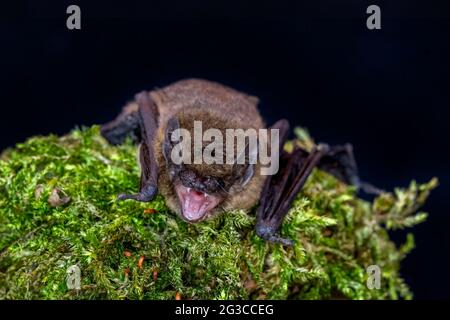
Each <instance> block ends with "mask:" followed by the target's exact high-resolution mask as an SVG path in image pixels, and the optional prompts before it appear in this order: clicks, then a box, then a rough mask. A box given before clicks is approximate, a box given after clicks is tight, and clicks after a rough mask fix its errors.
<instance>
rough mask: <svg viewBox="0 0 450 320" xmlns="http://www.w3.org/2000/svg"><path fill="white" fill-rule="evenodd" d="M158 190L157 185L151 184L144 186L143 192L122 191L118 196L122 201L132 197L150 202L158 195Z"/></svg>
mask: <svg viewBox="0 0 450 320" xmlns="http://www.w3.org/2000/svg"><path fill="white" fill-rule="evenodd" d="M157 192H158V189H157V187H155V186H149V187H147V188H143V189H142V190H141V192H139V193H136V194H126V193H121V194H119V195H118V196H117V200H119V201H122V200H128V199H131V200H136V201H139V202H150V201H152V200H153V198H154V197H155V196H156V194H157Z"/></svg>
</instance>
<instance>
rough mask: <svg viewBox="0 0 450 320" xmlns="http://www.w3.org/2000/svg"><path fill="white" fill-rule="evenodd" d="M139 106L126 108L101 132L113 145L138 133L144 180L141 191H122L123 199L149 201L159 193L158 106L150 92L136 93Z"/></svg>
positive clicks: (120, 198)
mask: <svg viewBox="0 0 450 320" xmlns="http://www.w3.org/2000/svg"><path fill="white" fill-rule="evenodd" d="M135 98H136V101H137V105H138V108H136V109H131V108H125V109H124V110H123V112H122V113H121V114H120V115H119V116H118V117H117V118H116V119H115V120H113V121H111V122H109V123H107V124H105V125H104V126H102V128H101V134H102V135H103V137H105V138H106V140H108V141H109V142H110V143H112V144H120V143H122V142H124V141H125V138H126V137H127V136H130V135H131V136H132V137H133V136H134V137H136V140H138V141H139V142H140V143H141V146H140V149H139V160H140V164H141V183H140V190H139V193H137V194H120V195H119V196H118V199H119V200H125V199H133V200H136V201H142V202H148V201H150V200H152V199H153V198H154V196H155V195H156V193H157V190H158V189H157V182H158V166H157V163H156V159H155V150H154V147H153V146H154V143H153V139H154V138H155V137H156V131H157V129H158V125H157V123H158V122H157V119H158V109H157V107H156V104H155V103H154V101H153V100H152V99H151V98H150V96H149V94H148V92H145V91H144V92H141V93H139V94H137V95H136V97H135Z"/></svg>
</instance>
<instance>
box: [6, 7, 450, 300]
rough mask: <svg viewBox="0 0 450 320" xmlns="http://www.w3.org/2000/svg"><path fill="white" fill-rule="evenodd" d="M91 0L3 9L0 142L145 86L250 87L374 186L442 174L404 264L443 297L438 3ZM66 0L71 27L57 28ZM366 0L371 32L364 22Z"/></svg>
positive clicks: (420, 285)
mask: <svg viewBox="0 0 450 320" xmlns="http://www.w3.org/2000/svg"><path fill="white" fill-rule="evenodd" d="M93 2H94V1H89V2H88V1H76V0H71V1H62V0H58V1H52V2H51V1H27V2H25V1H22V2H21V3H16V5H15V6H14V7H9V6H8V7H5V6H2V8H1V10H0V15H1V18H2V19H1V25H0V41H1V42H0V43H1V50H0V88H1V89H0V92H1V95H2V97H1V100H0V101H1V102H0V109H1V113H0V119H1V122H0V150H1V149H3V148H6V147H9V146H13V145H14V144H15V143H18V142H21V141H23V140H25V139H26V138H27V137H29V136H32V135H36V134H43V135H45V134H49V133H57V134H64V133H66V132H68V131H69V130H71V129H72V128H74V127H75V126H77V125H91V124H98V123H104V122H106V121H108V120H110V119H111V118H112V117H114V116H115V115H116V114H117V113H118V112H119V110H120V108H121V106H122V105H123V104H124V103H125V102H126V101H127V100H128V99H130V98H131V97H132V96H133V95H134V93H136V92H138V91H139V90H142V89H152V88H154V87H155V86H158V87H161V86H164V85H167V84H169V83H171V82H173V81H176V80H179V79H182V78H186V77H199V78H206V79H210V80H215V81H218V82H221V83H224V84H227V85H229V86H232V87H234V88H236V89H239V90H241V91H244V92H248V93H250V94H253V95H256V96H258V97H260V99H261V112H262V114H263V116H264V117H265V119H266V120H267V122H269V123H272V122H274V121H275V120H277V119H279V118H282V117H285V118H288V119H289V120H290V121H291V123H292V124H293V125H302V126H305V127H307V128H308V129H309V130H310V132H311V133H312V135H313V136H314V137H315V138H316V140H317V141H325V142H328V143H330V144H337V143H344V142H351V143H353V145H354V149H355V153H356V158H357V161H358V163H359V167H360V171H361V176H362V177H363V178H364V179H365V180H367V181H371V182H373V183H374V184H375V185H377V186H379V187H382V188H384V189H391V188H393V187H395V186H407V185H408V184H409V182H410V180H411V179H413V178H415V179H417V180H418V181H419V182H425V181H427V180H428V179H430V178H431V177H433V176H437V177H439V179H440V182H441V185H440V187H439V188H438V189H437V190H435V191H434V192H433V193H432V195H431V197H430V199H429V202H428V204H427V205H426V206H425V208H424V210H425V211H428V212H430V217H429V219H428V221H427V222H426V223H424V224H422V225H420V226H417V227H415V228H414V233H415V236H416V242H417V248H416V249H415V250H414V251H413V253H412V254H411V255H410V256H408V258H407V259H406V260H405V262H404V263H403V265H402V270H401V273H402V275H403V276H404V277H405V278H406V281H407V283H408V284H409V285H410V286H411V287H412V289H413V291H414V293H415V297H416V298H450V289H449V286H450V272H449V271H448V270H450V269H449V268H450V261H449V252H450V236H449V232H448V229H449V227H450V212H449V209H450V196H448V192H449V188H450V184H449V174H450V172H449V171H450V167H449V160H450V157H449V152H448V147H449V144H448V142H447V139H448V138H449V136H448V134H447V130H446V129H447V124H448V116H449V107H450V80H449V76H450V4H446V2H447V3H448V1H426V0H422V1H411V0H408V1H407V0H396V1H389V2H388V1H370V2H368V1H362V0H359V1H348V0H342V1H331V0H330V1H323V0H310V1H300V0H297V1H290V2H289V1H286V2H282V1H255V2H253V3H251V2H244V1H239V2H236V3H233V2H232V1H208V2H205V3H200V2H196V1H166V2H164V3H157V2H154V1H121V4H120V5H119V4H113V2H111V1H95V4H94V3H93ZM70 4H78V5H79V6H80V7H81V12H82V14H81V16H82V29H81V30H72V31H70V30H68V29H67V28H66V18H67V16H68V15H67V14H66V8H67V6H68V5H70ZM370 4H377V5H379V6H380V7H381V12H382V29H381V30H374V31H370V30H368V29H367V28H366V18H367V16H368V15H367V14H366V13H365V12H366V8H367V6H368V5H370ZM404 236H405V233H404V232H396V233H395V234H394V237H395V239H396V240H399V241H402V240H403V239H404Z"/></svg>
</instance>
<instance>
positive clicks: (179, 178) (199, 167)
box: [162, 118, 254, 223]
mask: <svg viewBox="0 0 450 320" xmlns="http://www.w3.org/2000/svg"><path fill="white" fill-rule="evenodd" d="M217 125H219V124H217ZM177 129H184V130H186V132H187V133H189V134H190V136H191V137H192V138H193V137H194V133H193V132H192V131H193V128H192V125H191V124H190V123H186V122H184V123H183V122H182V123H181V126H180V122H179V120H178V119H176V118H172V119H171V120H170V121H169V122H168V125H167V128H166V129H165V137H164V141H163V144H162V149H163V150H162V151H163V155H164V159H165V162H166V171H167V175H168V176H169V179H170V181H171V184H172V188H173V191H174V193H175V198H176V200H175V202H177V203H176V206H177V209H178V210H177V211H179V215H180V216H181V218H182V219H184V220H185V221H187V222H190V223H195V222H199V221H202V220H205V219H207V218H208V217H211V216H213V215H215V214H216V213H218V212H221V211H223V208H224V207H227V204H229V200H230V198H233V197H234V196H235V195H236V194H238V193H239V192H241V191H242V190H243V189H244V187H245V186H246V185H247V184H248V182H249V181H250V180H251V179H252V177H253V175H254V165H253V164H245V163H244V164H226V163H225V162H226V161H225V158H223V159H224V161H223V162H224V163H205V159H204V158H202V161H200V162H198V161H194V160H195V159H194V153H195V151H194V139H192V140H191V141H190V143H188V141H184V142H185V143H182V142H183V139H186V137H185V136H179V135H178V134H177V132H179V131H177ZM208 144H209V143H208V142H202V144H201V150H202V154H205V153H204V151H205V148H206V147H207V145H208ZM183 148H184V149H186V148H187V149H190V151H191V152H190V154H191V155H192V157H190V159H188V158H186V157H185V156H186V153H184V152H180V151H182V149H183ZM184 151H186V150H184ZM182 153H183V157H179V158H178V156H179V155H181V154H182ZM216 153H221V151H220V150H219V149H217V148H216V149H215V150H214V151H212V153H211V154H212V155H213V156H219V155H218V154H216ZM174 155H175V156H174ZM220 157H224V154H221V155H220ZM188 160H189V161H188ZM207 162H208V161H207Z"/></svg>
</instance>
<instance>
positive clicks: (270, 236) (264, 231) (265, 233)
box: [256, 224, 294, 247]
mask: <svg viewBox="0 0 450 320" xmlns="http://www.w3.org/2000/svg"><path fill="white" fill-rule="evenodd" d="M256 234H257V235H258V236H259V237H260V238H262V239H264V240H266V241H269V242H273V243H279V244H281V245H283V246H287V247H291V246H293V245H294V241H292V240H291V239H286V238H282V237H280V236H279V235H278V234H277V233H276V231H275V230H274V228H271V227H268V226H265V225H262V224H259V225H257V226H256Z"/></svg>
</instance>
